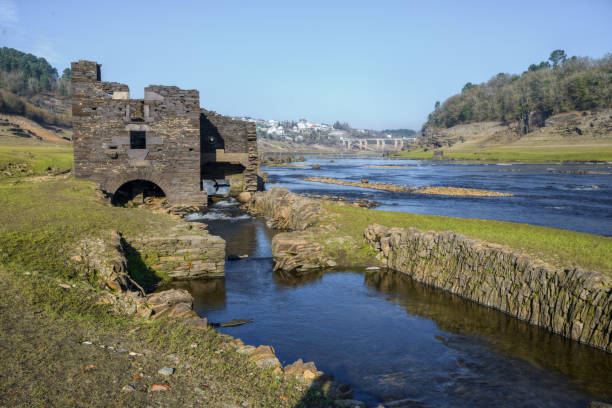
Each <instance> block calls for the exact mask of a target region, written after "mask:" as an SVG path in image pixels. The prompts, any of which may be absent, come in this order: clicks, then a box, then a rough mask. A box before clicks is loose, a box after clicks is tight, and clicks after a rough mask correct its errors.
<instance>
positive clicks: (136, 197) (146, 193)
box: [112, 180, 166, 206]
mask: <svg viewBox="0 0 612 408" xmlns="http://www.w3.org/2000/svg"><path fill="white" fill-rule="evenodd" d="M165 196H166V193H164V191H163V190H162V189H161V187H159V186H158V185H157V184H155V183H153V182H151V181H148V180H132V181H128V182H127V183H123V184H122V185H121V186H120V187H119V188H118V189H117V191H115V193H114V194H113V199H112V204H113V205H117V206H124V205H126V204H127V203H128V202H130V201H131V202H133V203H135V204H143V203H144V202H145V199H146V198H148V197H165Z"/></svg>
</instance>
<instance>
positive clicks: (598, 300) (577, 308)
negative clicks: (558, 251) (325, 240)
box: [365, 224, 612, 352]
mask: <svg viewBox="0 0 612 408" xmlns="http://www.w3.org/2000/svg"><path fill="white" fill-rule="evenodd" d="M365 238H366V240H367V241H368V242H369V244H370V245H371V246H372V248H374V249H375V250H377V251H380V256H379V257H380V258H381V261H383V263H386V264H387V266H388V267H389V268H391V269H394V270H396V271H399V272H402V273H405V274H407V275H409V276H411V277H412V278H413V279H414V280H416V281H418V282H423V283H426V284H428V285H431V286H434V287H437V288H441V289H444V290H446V291H449V292H451V293H454V294H457V295H459V296H461V297H464V298H466V299H470V300H473V301H475V302H477V303H480V304H482V305H485V306H489V307H491V308H493V309H497V310H500V311H502V312H504V313H507V314H509V315H511V316H514V317H517V318H519V319H521V320H525V321H527V322H529V323H531V324H533V325H536V326H541V327H544V328H546V329H548V330H551V331H553V332H555V333H559V334H561V335H562V336H565V337H568V338H571V339H573V340H576V341H579V342H581V343H586V344H589V345H591V346H593V347H597V348H600V349H603V350H606V351H608V352H612V279H609V278H607V277H606V276H603V275H601V274H599V273H596V272H588V271H584V270H582V269H580V268H569V269H561V268H555V267H553V266H551V265H548V264H545V263H543V262H540V261H538V260H535V259H532V258H530V257H527V256H525V255H522V254H520V253H517V252H514V251H512V250H510V249H508V248H505V247H502V246H501V245H495V244H491V243H484V242H477V241H473V240H470V239H468V238H466V237H464V236H462V235H460V234H455V233H454V232H451V231H446V232H432V231H430V232H421V231H419V230H417V229H416V228H410V229H408V230H404V229H402V228H387V227H383V226H381V225H377V224H373V225H370V226H369V227H368V228H367V229H366V230H365Z"/></svg>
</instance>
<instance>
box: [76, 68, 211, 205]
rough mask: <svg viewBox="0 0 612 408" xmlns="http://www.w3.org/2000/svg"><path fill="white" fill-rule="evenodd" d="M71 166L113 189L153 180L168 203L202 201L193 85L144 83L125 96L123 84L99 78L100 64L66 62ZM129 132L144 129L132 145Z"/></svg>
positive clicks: (196, 101)
mask: <svg viewBox="0 0 612 408" xmlns="http://www.w3.org/2000/svg"><path fill="white" fill-rule="evenodd" d="M71 67H72V95H73V102H72V121H73V131H74V137H73V140H74V158H75V161H74V171H75V177H76V178H78V179H84V180H90V181H93V182H96V183H98V184H99V185H100V186H101V187H102V188H103V189H104V190H105V191H107V192H109V193H111V194H114V193H115V192H116V190H117V189H118V188H119V187H121V185H123V184H124V183H126V182H129V181H133V180H146V181H150V182H153V183H155V184H157V185H158V186H159V187H160V188H161V189H162V190H163V191H164V193H165V194H166V196H167V197H168V200H169V202H170V203H172V204H196V205H206V193H205V192H203V191H201V186H200V148H199V147H200V106H199V105H200V100H199V93H198V91H196V90H182V89H179V88H177V87H172V86H158V85H155V86H149V87H147V88H145V96H144V99H129V89H128V87H127V86H126V85H123V84H118V83H111V82H102V81H101V78H100V65H99V64H97V63H95V62H92V61H82V60H81V61H78V62H73V63H72V66H71ZM130 131H144V132H146V148H145V149H132V148H131V146H130Z"/></svg>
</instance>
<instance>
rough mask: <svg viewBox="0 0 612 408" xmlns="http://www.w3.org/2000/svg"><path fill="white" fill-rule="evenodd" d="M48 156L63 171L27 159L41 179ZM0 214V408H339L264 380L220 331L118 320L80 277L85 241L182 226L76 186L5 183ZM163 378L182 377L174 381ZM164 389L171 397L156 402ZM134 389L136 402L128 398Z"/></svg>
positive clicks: (284, 383) (58, 181)
mask: <svg viewBox="0 0 612 408" xmlns="http://www.w3.org/2000/svg"><path fill="white" fill-rule="evenodd" d="M47 153H48V154H49V155H50V158H51V160H53V161H54V162H57V161H55V160H59V161H60V162H61V161H62V160H64V159H62V158H61V157H62V155H63V154H64V153H63V152H61V151H57V152H55V151H54V152H53V153H50V150H45V149H41V152H40V154H38V153H37V152H33V153H32V156H33V157H32V156H28V155H27V154H25V153H24V156H23V158H24V160H25V162H26V164H28V165H31V166H32V167H33V168H35V166H36V165H35V162H36V161H38V160H44V159H43V158H44V157H46V155H47ZM28 159H29V161H28ZM11 160H13V159H11ZM0 207H1V208H2V211H0V279H1V280H2V283H3V284H2V285H0V353H1V354H2V356H3V358H2V368H0V406H237V405H240V404H242V403H245V404H248V405H247V406H253V407H255V406H257V407H295V406H328V405H329V401H328V400H326V399H325V398H323V397H321V396H319V395H315V391H314V390H307V389H304V387H302V386H298V385H297V383H296V382H295V381H293V380H292V381H288V380H285V379H278V378H276V377H275V376H273V375H272V374H271V373H270V371H268V370H263V369H259V368H257V367H256V366H255V364H254V363H252V362H251V361H249V360H248V358H247V357H246V356H243V355H241V354H238V353H236V352H235V351H234V350H233V349H232V348H230V347H229V346H228V341H229V339H227V338H226V337H225V336H222V335H220V334H218V333H217V332H215V331H214V330H212V329H207V330H198V329H190V328H187V327H186V326H184V325H182V324H180V323H177V322H170V321H164V320H140V319H138V318H132V317H129V316H124V315H113V314H111V313H110V312H109V310H108V306H106V305H100V304H97V298H98V294H99V292H98V289H94V288H93V287H92V286H90V285H89V284H87V283H86V282H84V281H83V279H82V278H81V277H79V276H77V275H76V272H75V271H74V270H73V269H72V268H71V266H70V265H71V264H70V262H69V258H70V255H72V254H71V251H70V249H71V248H72V247H73V246H74V245H75V244H76V243H77V242H79V241H80V240H81V239H82V238H84V237H96V236H102V235H103V234H107V231H108V230H113V229H116V230H119V231H122V232H123V233H124V234H126V235H128V236H137V235H139V236H140V235H148V234H154V233H158V232H160V231H166V230H168V229H169V228H171V227H172V226H174V225H176V223H177V222H179V221H176V220H174V219H172V218H171V217H170V216H169V215H166V214H152V213H151V212H148V211H146V210H144V209H137V208H116V207H111V206H108V205H107V204H105V203H104V202H102V200H100V199H99V198H97V197H96V194H95V190H94V186H93V185H92V184H91V183H86V182H77V181H74V180H73V179H72V178H66V177H64V178H58V177H55V178H47V179H45V180H42V181H41V180H38V181H31V180H30V181H28V179H26V178H20V177H17V178H15V177H11V178H7V179H4V180H3V181H0ZM60 283H62V284H63V285H64V287H62V286H60V285H59V284H60ZM271 340H272V339H271ZM83 341H91V342H92V343H93V344H92V345H86V344H85V345H84V344H83ZM192 344H197V346H195V347H194V346H192ZM127 351H133V352H135V353H139V354H137V355H130V354H129V353H128V352H127ZM162 367H174V368H176V373H175V374H174V375H172V376H169V377H167V376H163V375H161V374H159V373H158V372H157V371H158V370H159V369H160V368H162ZM154 384H163V385H167V386H169V387H170V390H169V391H163V392H151V387H152V386H153V385H154ZM126 385H129V386H131V387H133V389H134V391H132V392H129V393H124V392H122V388H123V387H124V386H126Z"/></svg>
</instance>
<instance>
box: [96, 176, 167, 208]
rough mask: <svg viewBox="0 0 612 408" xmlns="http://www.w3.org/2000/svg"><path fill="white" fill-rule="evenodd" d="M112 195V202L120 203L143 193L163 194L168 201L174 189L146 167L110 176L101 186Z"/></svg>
mask: <svg viewBox="0 0 612 408" xmlns="http://www.w3.org/2000/svg"><path fill="white" fill-rule="evenodd" d="M101 187H102V189H103V190H104V191H106V192H107V193H110V194H111V195H112V201H113V204H121V203H122V201H128V200H130V199H132V198H134V196H136V195H138V194H140V193H143V195H149V196H165V197H167V198H168V200H169V201H172V199H173V198H174V189H172V188H171V186H170V185H169V184H168V183H167V182H166V181H165V180H164V179H163V178H162V177H160V176H159V175H157V174H155V173H153V172H151V171H148V169H143V170H136V171H131V172H127V173H123V174H118V175H116V176H114V177H111V178H109V179H108V180H107V182H106V183H105V184H104V185H102V186H101Z"/></svg>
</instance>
